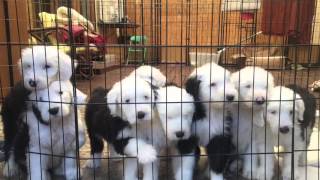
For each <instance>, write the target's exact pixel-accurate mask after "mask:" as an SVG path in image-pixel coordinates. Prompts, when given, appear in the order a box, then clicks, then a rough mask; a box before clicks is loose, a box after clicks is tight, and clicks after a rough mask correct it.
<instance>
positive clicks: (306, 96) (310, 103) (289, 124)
mask: <svg viewBox="0 0 320 180" xmlns="http://www.w3.org/2000/svg"><path fill="white" fill-rule="evenodd" d="M315 113H316V100H315V97H314V96H313V95H312V94H310V93H309V92H308V90H307V89H303V88H301V87H298V86H295V85H289V86H288V87H284V86H277V87H275V88H274V89H272V90H271V92H270V95H269V97H268V105H267V115H266V118H267V123H268V124H269V125H270V127H271V130H272V133H273V138H274V142H275V145H276V146H282V147H283V148H284V152H285V153H284V154H283V170H282V178H283V179H284V180H289V179H304V173H303V170H304V168H301V167H299V165H305V161H306V153H307V149H308V146H309V142H310V136H311V133H312V129H313V126H314V124H315ZM292 141H294V149H293V148H292V147H293V146H292V145H293V144H292ZM292 156H293V159H294V162H293V166H292V162H291V160H292ZM292 167H293V169H294V177H292V176H291V172H292Z"/></svg>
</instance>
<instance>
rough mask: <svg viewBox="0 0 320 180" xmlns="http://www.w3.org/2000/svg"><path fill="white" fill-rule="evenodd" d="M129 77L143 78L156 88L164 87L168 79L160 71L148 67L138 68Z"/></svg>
mask: <svg viewBox="0 0 320 180" xmlns="http://www.w3.org/2000/svg"><path fill="white" fill-rule="evenodd" d="M129 76H134V77H135V76H136V77H139V78H142V79H144V80H146V81H147V82H149V83H151V84H152V85H154V86H156V87H163V86H165V84H166V82H167V78H166V77H165V76H164V75H163V74H162V73H161V71H160V70H159V69H157V68H155V67H152V66H147V65H143V66H140V67H138V68H137V69H135V70H134V71H132V72H131V73H130V75H129Z"/></svg>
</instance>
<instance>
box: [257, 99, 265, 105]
mask: <svg viewBox="0 0 320 180" xmlns="http://www.w3.org/2000/svg"><path fill="white" fill-rule="evenodd" d="M265 101H266V100H265V99H264V97H258V98H257V99H256V103H257V104H259V105H262V104H264V102H265Z"/></svg>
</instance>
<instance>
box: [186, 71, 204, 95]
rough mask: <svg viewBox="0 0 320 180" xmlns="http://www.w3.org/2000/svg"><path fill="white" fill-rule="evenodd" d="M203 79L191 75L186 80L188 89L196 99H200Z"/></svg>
mask: <svg viewBox="0 0 320 180" xmlns="http://www.w3.org/2000/svg"><path fill="white" fill-rule="evenodd" d="M200 83H201V81H200V80H198V79H197V76H193V77H190V78H189V79H188V80H187V82H186V91H187V93H189V94H191V95H192V96H193V97H194V99H195V100H196V101H199V100H200V98H199V86H200Z"/></svg>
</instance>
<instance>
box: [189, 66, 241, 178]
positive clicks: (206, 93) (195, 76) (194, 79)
mask: <svg viewBox="0 0 320 180" xmlns="http://www.w3.org/2000/svg"><path fill="white" fill-rule="evenodd" d="M186 90H187V92H188V93H190V94H191V95H192V96H193V97H194V100H195V113H194V116H193V122H192V133H193V134H194V135H196V136H197V137H198V138H199V141H200V144H201V145H203V146H205V147H206V149H207V153H208V158H209V166H210V170H211V171H210V178H211V179H212V180H222V179H223V173H224V170H225V168H226V165H227V161H228V159H229V156H230V153H231V151H232V147H233V146H232V142H231V138H232V136H231V129H230V128H231V124H232V117H231V116H230V115H229V113H228V107H229V106H230V105H231V104H232V103H233V102H234V101H236V100H237V99H238V97H237V95H238V93H237V90H236V89H235V87H234V85H233V84H232V83H231V79H230V72H229V71H228V70H226V69H224V68H223V67H221V66H219V65H217V64H215V63H208V64H205V65H204V66H202V67H200V68H197V69H195V70H194V71H193V72H192V73H191V75H190V76H189V78H188V80H187V82H186Z"/></svg>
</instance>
